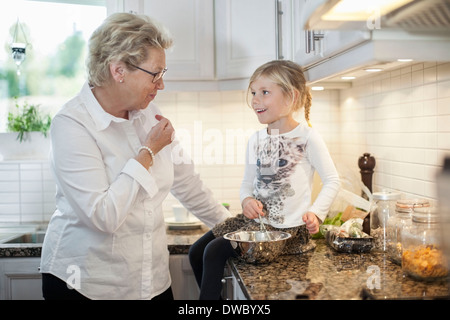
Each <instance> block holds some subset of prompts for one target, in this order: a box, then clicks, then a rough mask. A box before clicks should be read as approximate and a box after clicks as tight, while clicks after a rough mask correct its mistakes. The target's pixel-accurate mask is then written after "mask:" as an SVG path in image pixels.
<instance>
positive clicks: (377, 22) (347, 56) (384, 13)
mask: <svg viewBox="0 0 450 320" xmlns="http://www.w3.org/2000/svg"><path fill="white" fill-rule="evenodd" d="M301 1H304V2H302V3H304V6H303V7H302V10H303V12H302V16H303V17H304V18H303V25H302V27H303V29H304V30H306V33H308V32H312V34H313V38H314V35H316V34H318V35H320V37H317V39H315V40H314V41H315V44H316V47H319V48H320V47H326V46H327V43H326V41H327V39H326V38H327V37H328V38H335V39H339V37H340V34H339V33H349V32H354V31H358V32H365V33H366V34H368V35H367V36H366V39H364V40H361V41H360V42H359V43H357V44H355V45H354V46H353V47H350V48H346V49H345V50H341V51H339V52H335V53H333V54H330V55H326V56H323V58H322V59H318V60H317V61H314V62H313V63H307V64H305V65H304V68H305V73H306V76H307V79H308V82H309V84H314V83H316V82H319V81H320V82H323V81H334V80H335V79H337V76H339V75H345V74H347V73H349V72H351V71H358V72H360V74H361V70H363V69H365V68H368V67H381V68H382V69H383V70H388V69H392V68H395V67H398V66H399V65H402V64H401V63H399V62H397V59H399V58H408V59H412V60H413V61H415V62H425V61H450V0H398V1H399V2H397V3H396V4H395V2H396V1H397V0H370V1H368V0H314V1H310V0H301ZM349 1H350V2H351V3H350V5H349ZM383 3H384V4H388V5H390V7H388V8H385V7H382V5H383ZM339 6H340V7H339ZM358 9H359V10H358ZM322 42H323V43H322ZM307 47H308V46H307ZM315 54H316V56H318V55H320V52H319V54H317V53H315Z"/></svg>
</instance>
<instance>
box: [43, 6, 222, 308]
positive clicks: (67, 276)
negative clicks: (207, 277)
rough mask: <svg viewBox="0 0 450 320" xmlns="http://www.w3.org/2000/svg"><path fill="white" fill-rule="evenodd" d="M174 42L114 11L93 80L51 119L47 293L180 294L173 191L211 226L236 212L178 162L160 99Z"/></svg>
mask: <svg viewBox="0 0 450 320" xmlns="http://www.w3.org/2000/svg"><path fill="white" fill-rule="evenodd" d="M171 44H172V40H171V39H170V38H169V37H168V35H167V34H166V33H165V32H164V30H163V29H162V28H161V27H160V26H158V25H157V24H156V23H155V22H153V21H151V20H150V19H149V18H148V17H145V16H138V15H134V14H128V13H117V14H113V15H111V16H109V17H108V18H107V19H106V20H105V21H104V23H103V24H102V25H101V26H100V27H99V28H98V29H97V30H96V31H95V32H94V33H93V35H92V36H91V38H90V41H89V56H88V63H87V66H88V71H89V75H88V82H87V83H86V84H85V85H84V86H83V87H82V89H81V91H80V93H79V94H78V95H77V96H76V97H75V98H73V99H72V100H70V101H68V102H67V103H66V104H65V105H64V106H63V107H62V109H61V110H60V111H59V112H58V114H57V115H56V116H55V117H54V119H53V121H52V128H51V139H52V153H51V156H50V157H51V168H52V171H53V173H54V178H55V180H56V184H57V194H56V211H55V213H54V214H53V216H52V218H51V220H50V223H49V225H48V230H47V233H46V237H45V241H44V244H43V248H42V258H41V272H42V284H43V286H42V287H43V295H44V298H45V299H156V298H158V299H173V295H172V291H171V288H170V286H171V280H170V274H169V252H168V248H167V241H166V227H165V223H164V216H163V212H162V203H163V201H164V199H165V198H166V196H167V195H168V193H169V192H171V193H172V194H173V195H174V196H175V197H176V198H177V199H178V200H179V201H180V202H181V203H183V205H184V206H185V207H186V208H187V209H189V210H190V211H191V212H192V213H193V214H194V215H196V216H197V217H198V218H199V219H200V220H201V221H203V222H204V223H205V224H206V225H207V226H209V227H211V226H213V225H215V224H216V223H218V222H221V221H223V220H224V219H226V218H227V217H228V216H229V213H228V211H227V210H226V209H225V208H224V207H223V206H221V205H219V204H218V201H216V200H215V199H214V198H213V196H212V193H211V191H209V189H207V188H206V187H205V185H204V184H203V183H202V182H201V180H200V179H199V176H198V174H196V173H195V171H194V166H193V164H192V162H191V161H186V160H185V161H183V162H181V161H175V159H176V156H175V150H176V154H177V155H178V158H179V156H180V154H182V149H181V147H180V145H179V143H178V141H177V140H176V139H175V140H174V129H173V127H172V124H171V123H170V121H169V120H168V119H167V118H165V117H163V116H162V115H161V112H160V110H159V109H158V108H157V107H156V106H155V105H154V104H153V103H151V102H152V100H154V99H155V97H156V94H157V92H158V90H162V89H164V82H163V76H164V74H165V72H166V71H167V68H166V61H165V50H166V49H167V48H169V47H170V46H171ZM172 151H174V152H173V153H172ZM182 159H186V155H183V156H182Z"/></svg>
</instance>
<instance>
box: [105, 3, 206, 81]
mask: <svg viewBox="0 0 450 320" xmlns="http://www.w3.org/2000/svg"><path fill="white" fill-rule="evenodd" d="M213 5H214V3H213V0H182V1H180V0H164V1H161V0H145V1H144V0H108V1H107V7H108V14H111V13H113V12H134V13H139V14H145V15H147V16H149V17H151V18H153V19H155V20H157V21H158V22H160V23H161V24H162V25H163V26H164V27H166V28H167V30H168V31H169V33H170V34H171V35H172V38H173V39H174V42H173V46H172V47H171V48H170V49H168V50H166V64H167V68H168V71H167V73H166V75H165V77H164V80H213V79H214V10H213Z"/></svg>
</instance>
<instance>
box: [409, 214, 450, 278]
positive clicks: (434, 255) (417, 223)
mask: <svg viewBox="0 0 450 320" xmlns="http://www.w3.org/2000/svg"><path fill="white" fill-rule="evenodd" d="M439 222H440V219H439V215H438V212H437V209H436V208H435V207H422V208H414V211H413V213H412V223H411V225H410V226H409V227H408V228H406V229H405V230H403V232H402V236H401V239H402V242H401V244H402V270H403V272H404V273H405V274H406V275H408V276H410V277H413V278H415V279H418V280H424V281H434V280H443V279H446V277H447V275H448V265H447V261H446V260H445V257H444V254H443V250H442V241H441V233H440V225H439Z"/></svg>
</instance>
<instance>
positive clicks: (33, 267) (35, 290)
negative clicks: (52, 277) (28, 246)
mask: <svg viewBox="0 0 450 320" xmlns="http://www.w3.org/2000/svg"><path fill="white" fill-rule="evenodd" d="M40 262H41V259H40V258H28V257H27V258H2V259H1V261H0V263H1V264H2V265H3V268H0V269H3V270H2V273H1V277H2V279H0V283H1V284H2V286H1V290H2V292H1V296H2V297H1V299H4V300H42V299H43V297H42V277H41V274H40V273H39V266H40Z"/></svg>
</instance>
